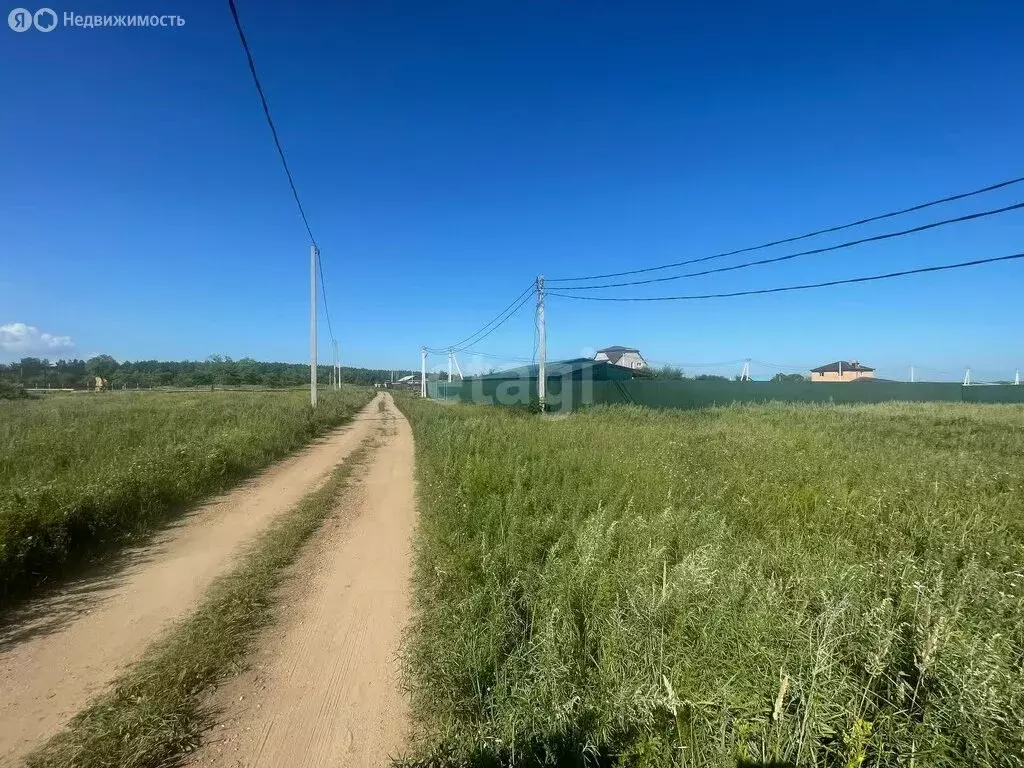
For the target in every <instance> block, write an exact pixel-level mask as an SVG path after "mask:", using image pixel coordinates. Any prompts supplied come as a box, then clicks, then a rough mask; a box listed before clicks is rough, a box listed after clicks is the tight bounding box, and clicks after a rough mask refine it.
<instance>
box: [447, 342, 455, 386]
mask: <svg viewBox="0 0 1024 768" xmlns="http://www.w3.org/2000/svg"><path fill="white" fill-rule="evenodd" d="M453 357H455V353H454V352H452V351H451V350H450V349H449V350H448V383H449V384H451V383H452V358H453Z"/></svg>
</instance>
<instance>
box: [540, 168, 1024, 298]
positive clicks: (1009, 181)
mask: <svg viewBox="0 0 1024 768" xmlns="http://www.w3.org/2000/svg"><path fill="white" fill-rule="evenodd" d="M1022 181H1024V176H1018V177H1017V178H1015V179H1007V180H1006V181H1000V182H998V183H996V184H990V185H989V186H987V187H982V188H981V189H975V190H971V191H970V192H961V193H959V194H956V195H950V196H949V197H943V198H941V199H939V200H930V201H929V202H926V203H920V204H918V205H914V206H911V207H910V208H903V209H901V210H898V211H890V212H889V213H882V214H878V215H877V216H869V217H868V218H866V219H858V220H857V221H851V222H849V223H848V224H840V225H838V226H835V227H826V228H825V229H818V230H815V231H813V232H807V233H805V234H802V235H795V236H793V237H786V238H783V239H781V240H772V241H771V242H767V243H761V244H760V245H751V246H748V247H746V248H737V249H736V250H734V251H725V252H723V253H716V254H713V255H711V256H704V257H703V258H700V259H689V260H687V261H677V262H673V263H672V264H662V265H660V266H657V267H644V268H642V269H629V270H625V271H623V272H607V273H605V274H603V275H584V276H582V277H555V278H548V279H547V280H546V282H548V283H568V282H576V281H579V280H603V279H605V278H608V277H624V276H625V275H639V274H642V273H645V272H657V271H660V270H662V269H671V268H673V267H681V266H685V265H686V264H694V263H696V262H698V261H709V260H711V259H721V258H724V257H726V256H736V255H737V254H740V253H749V252H750V251H759V250H761V249H762V248H770V247H772V246H774V245H784V244H786V243H795V242H797V241H798V240H806V239H807V238H810V237H816V236H817V235H824V234H828V233H829V232H839V231H840V230H843V229H849V228H851V227H858V226H860V225H861V224H870V223H871V222H873V221H881V220H882V219H890V218H893V217H894V216H902V215H903V214H905V213H913V212H914V211H921V210H924V209H925V208H930V207H932V206H935V205H941V204H942V203H951V202H953V201H954V200H963V199H965V198H968V197H974V196H975V195H981V194H984V193H985V192H992V191H994V190H996V189H1002V188H1003V187H1009V186H1011V185H1013V184H1019V183H1021V182H1022Z"/></svg>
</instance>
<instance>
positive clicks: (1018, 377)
mask: <svg viewBox="0 0 1024 768" xmlns="http://www.w3.org/2000/svg"><path fill="white" fill-rule="evenodd" d="M1013 383H1014V384H1016V385H1018V386H1020V368H1018V369H1017V375H1016V376H1014V377H1013Z"/></svg>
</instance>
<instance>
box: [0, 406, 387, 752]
mask: <svg viewBox="0 0 1024 768" xmlns="http://www.w3.org/2000/svg"><path fill="white" fill-rule="evenodd" d="M377 400H379V397H378V398H377V399H375V400H374V401H373V402H371V403H370V404H369V405H368V406H367V407H366V408H365V409H363V410H362V411H360V412H359V414H357V415H356V416H355V418H354V419H353V421H352V422H350V423H349V424H347V425H346V426H344V427H341V428H340V429H338V430H335V431H334V432H332V433H331V434H330V435H328V436H327V437H326V438H324V439H322V440H319V441H317V442H316V443H314V444H313V445H311V446H309V447H308V448H306V449H304V450H303V451H302V452H300V453H298V454H296V455H295V456H293V457H291V458H289V459H286V460H284V461H282V462H280V463H278V464H275V465H274V466H273V467H271V468H270V469H268V470H266V471H264V472H263V473H262V474H260V475H258V476H257V477H256V478H254V479H253V480H251V481H249V482H247V483H245V484H244V485H242V486H241V487H239V488H237V489H236V490H234V491H232V492H230V493H228V494H225V495H222V496H219V497H217V498H215V499H214V500H212V501H210V502H208V503H206V504H203V505H202V506H200V507H199V508H197V509H196V510H194V511H193V512H191V513H190V514H188V515H187V516H185V517H184V518H183V519H182V520H181V521H180V522H179V523H178V524H176V525H174V526H172V527H170V528H169V529H167V530H166V531H164V532H163V533H161V534H160V535H158V536H157V538H156V539H155V540H154V541H153V542H152V543H151V544H149V545H147V546H146V547H144V548H139V549H138V550H137V551H133V552H132V553H129V555H128V557H127V565H126V566H125V567H124V568H122V569H119V570H118V571H117V572H114V573H107V574H104V575H101V576H97V577H94V578H90V579H85V580H82V581H79V582H76V583H75V584H72V585H69V586H68V587H67V588H65V589H62V590H60V591H59V592H58V593H56V594H53V595H49V596H46V597H45V598H43V599H40V600H36V601H33V602H31V603H30V604H28V605H26V606H25V607H24V608H23V609H21V610H20V611H18V612H16V613H15V614H14V615H11V616H5V617H4V623H3V624H0V764H2V765H11V764H16V763H17V762H19V760H20V759H21V758H23V757H24V756H25V755H26V754H27V753H28V752H29V751H30V750H31V749H32V748H34V747H36V746H38V745H39V744H40V743H42V742H43V741H44V740H45V739H47V738H48V737H50V736H52V735H53V734H55V733H56V732H57V731H58V730H60V728H61V727H62V726H63V725H64V724H65V723H67V721H68V720H69V719H70V718H71V717H72V716H74V715H75V714H77V713H78V712H79V711H80V710H81V709H82V708H84V707H85V705H86V704H87V703H88V702H89V700H90V699H91V698H92V697H93V696H94V695H96V694H98V693H100V692H101V691H103V690H104V688H105V687H106V686H107V684H108V683H110V681H111V680H113V679H114V678H115V677H116V676H117V674H118V673H119V672H121V671H122V670H123V669H124V667H125V666H126V665H128V664H130V663H131V662H132V661H134V660H135V659H136V658H137V657H138V656H139V655H140V654H141V653H142V651H143V650H144V649H145V648H146V646H147V645H148V644H149V643H150V642H151V641H153V640H155V639H156V638H157V637H159V635H160V634H161V632H162V631H163V630H164V629H166V628H167V627H168V626H169V624H171V623H172V622H174V621H175V620H177V619H180V618H182V617H184V616H185V615H187V614H188V613H189V612H190V611H191V610H192V609H194V608H195V606H196V604H197V603H198V601H199V598H200V597H201V596H202V594H203V592H204V590H205V589H206V588H207V587H208V586H209V585H210V583H211V582H212V581H213V580H214V579H215V578H216V577H217V576H219V575H221V574H222V573H224V572H225V571H227V570H228V569H229V568H230V567H231V566H232V565H233V562H234V559H235V556H236V555H237V554H238V553H239V552H241V551H244V549H245V547H246V545H248V544H250V543H251V542H252V541H253V539H254V538H255V537H256V535H257V534H259V533H260V532H261V531H262V530H264V529H265V528H266V527H267V525H268V524H269V523H270V522H272V521H273V519H274V518H275V517H276V516H277V515H279V514H280V513H282V512H285V511H287V510H288V509H289V508H291V507H292V506H293V505H294V504H296V503H297V502H298V501H299V500H300V499H301V498H302V497H303V496H304V495H305V494H307V493H309V492H310V491H312V490H314V489H315V488H317V487H319V485H321V484H322V482H323V481H324V480H325V479H326V477H327V475H328V473H329V472H330V471H331V469H333V468H334V467H335V466H336V465H337V464H338V463H339V462H341V461H342V460H343V459H344V458H345V457H346V456H348V454H349V453H351V452H352V451H353V450H354V449H355V448H357V447H358V446H359V444H360V443H361V442H362V441H363V439H364V438H365V437H366V436H367V435H369V434H370V433H371V432H372V431H374V430H377V429H379V428H380V425H381V424H382V422H381V416H380V413H379V412H378V406H377Z"/></svg>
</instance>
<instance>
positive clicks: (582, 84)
mask: <svg viewBox="0 0 1024 768" xmlns="http://www.w3.org/2000/svg"><path fill="white" fill-rule="evenodd" d="M238 2H239V12H240V14H241V17H242V21H243V24H244V25H245V27H246V32H247V34H248V37H249V42H250V44H251V46H252V50H253V53H254V56H255V59H256V64H257V67H258V69H259V73H260V76H261V78H262V81H263V84H264V88H265V90H266V92H267V96H268V98H269V100H270V106H271V109H272V111H273V114H274V117H275V120H276V122H277V126H278V129H279V131H280V133H281V136H282V140H283V142H284V144H285V149H286V151H287V153H288V155H289V160H290V162H291V165H292V170H293V173H294V175H295V178H296V181H297V183H298V186H299V190H300V193H301V195H302V197H303V200H304V204H305V206H306V209H307V213H308V215H309V218H310V221H311V224H312V227H313V231H314V234H315V235H316V237H317V239H318V241H319V242H320V245H321V248H322V253H323V261H324V268H325V271H326V278H327V290H328V298H329V302H330V308H331V315H332V321H333V324H334V330H335V334H336V335H337V336H338V338H339V341H340V344H341V347H342V354H343V357H344V360H345V361H346V362H347V363H349V364H354V365H365V366H386V367H391V366H402V367H417V366H418V362H419V355H418V348H419V346H420V345H421V344H424V343H425V344H428V345H431V346H442V345H446V344H448V343H450V342H453V341H457V340H458V339H460V338H462V337H464V336H466V335H468V334H469V333H471V332H472V331H473V330H475V329H476V328H477V327H479V326H480V325H482V324H483V323H485V322H486V321H487V320H489V319H490V318H491V317H492V316H493V315H494V314H496V313H497V312H498V311H499V310H500V309H501V308H502V307H504V306H505V305H506V304H507V303H508V302H509V301H511V299H512V298H513V297H514V296H515V295H516V294H517V293H519V291H520V290H521V289H522V288H523V287H525V286H526V285H527V284H528V282H529V281H531V280H532V279H533V278H534V276H536V275H537V274H538V273H544V274H546V275H547V276H548V277H560V276H572V275H577V274H586V273H591V272H605V271H618V270H619V269H629V268H634V267H641V266H648V265H655V264H660V263H663V262H666V261H675V260H680V259H685V258H691V257H696V256H701V255H704V254H707V253H713V252H716V251H719V250H724V249H729V248H734V247H742V246H746V245H751V244H755V243H758V242H762V241H764V240H767V239H771V238H774V237H777V236H786V235H791V234H795V233H799V232H802V231H805V230H807V229H812V228H817V227H819V226H827V225H831V224H836V223H841V222H844V221H846V220H849V219H852V218H856V217H860V216H865V215H871V214H874V213H880V212H883V211H885V210H889V209H891V208H895V207H902V206H905V205H911V204H914V203H916V202H919V201H923V200H927V199H930V198H933V197H941V196H944V195H946V194H950V193H954V192H957V191H961V190H965V189H971V188H974V187H979V186H984V185H985V184H987V183H989V182H992V181H997V180H1000V179H1003V178H1009V177H1012V176H1017V175H1022V174H1024V156H1022V152H1021V148H1022V140H1021V137H1022V136H1024V100H1022V99H1021V97H1020V93H1021V92H1020V83H1021V82H1024V47H1022V46H1021V30H1022V29H1024V6H1022V5H1021V4H1020V3H1019V2H1005V3H994V2H993V3H964V2H907V3H880V2H878V3H875V2H864V3H855V4H846V5H835V4H827V3H821V2H813V3H812V2H806V3H770V4H769V3H742V4H741V3H714V4H711V3H701V4H691V3H677V2H673V3H669V2H666V3H625V2H619V3H611V2H586V3H584V2H557V3H556V2H550V0H544V1H543V2H541V1H536V2H534V1H529V2H523V1H522V0H519V1H517V2H514V3H513V2H480V0H473V1H472V2H443V1H441V2H436V3H423V2H387V1H386V0H374V1H373V2H358V3H354V2H347V3H313V4H309V3H303V4H285V3H270V2H255V0H238ZM158 6H159V3H158V4H157V6H153V4H152V3H149V4H147V8H148V11H147V12H149V13H175V14H180V15H181V16H183V17H184V18H185V19H186V24H185V26H184V27H181V28H170V29H124V28H122V29H117V28H114V29H91V30H87V29H67V28H58V29H56V30H55V31H53V32H51V33H49V34H43V33H39V32H37V31H35V30H32V31H29V32H27V33H22V34H17V33H14V32H12V31H10V30H9V29H7V28H6V27H0V38H2V45H0V93H2V96H0V99H2V105H3V106H2V111H0V140H2V143H3V146H4V148H5V152H4V159H3V163H2V181H3V183H2V184H0V265H2V269H0V325H8V326H10V324H13V323H24V324H26V325H28V326H32V327H33V328H35V329H37V331H36V334H35V335H32V332H31V331H26V332H24V333H23V336H26V337H27V338H28V340H27V341H24V342H21V343H11V342H10V339H12V338H14V337H13V336H12V335H11V333H8V335H7V338H8V344H7V349H5V350H0V354H3V355H4V356H5V357H7V358H13V357H18V356H21V355H22V354H25V353H28V348H29V347H30V346H33V345H34V347H42V349H36V348H33V349H32V350H31V351H32V353H41V354H48V355H49V356H50V357H52V358H56V357H59V356H85V355H91V354H94V353H100V352H106V353H109V354H112V355H114V356H115V357H118V358H120V359H139V358H162V359H166V358H173V359H182V358H203V357H206V356H207V355H210V354H215V353H217V354H225V355H230V356H232V357H236V358H238V357H242V356H253V357H257V358H261V359H276V360H302V359H304V358H305V357H306V355H307V347H308V340H307V338H308V332H307V326H306V323H307V300H308V299H307V296H308V287H307V285H308V282H307V281H308V242H307V237H306V234H305V231H304V229H303V227H302V224H301V221H300V220H299V217H298V214H297V212H296V210H295V207H294V203H293V201H292V199H291V193H290V191H289V190H288V187H287V184H286V182H285V179H284V176H283V173H282V171H281V168H280V165H279V162H278V159H277V157H276V154H275V151H274V148H273V145H272V142H271V139H270V135H269V132H268V129H267V126H266V124H265V122H264V120H263V115H262V113H261V111H260V107H259V103H258V101H257V98H256V94H255V90H254V88H253V85H252V82H251V81H250V78H249V73H248V71H247V68H246V64H245V60H244V57H243V54H242V51H241V48H240V46H239V43H238V39H237V36H236V33H235V31H234V28H233V26H232V23H231V18H230V15H229V12H228V9H227V6H226V3H220V2H214V3H205V2H204V3H199V2H176V3H165V4H164V6H159V7H158ZM54 10H56V11H57V12H58V15H62V14H63V12H64V11H65V10H69V8H66V7H55V8H54ZM73 10H74V11H75V12H76V13H81V14H85V13H99V14H102V13H108V14H109V13H134V12H137V11H139V10H140V9H139V6H138V4H137V3H129V2H117V3H112V2H100V1H99V0H96V1H95V2H92V3H90V4H89V5H88V6H84V5H77V6H75V7H74V8H73ZM1019 200H1024V185H1020V186H1018V187H1015V188H1010V189H1007V190H1003V191H1001V192H1000V193H997V194H992V195H990V196H985V197H979V198H975V199H973V200H971V201H965V202H963V203H959V204H955V205H950V206H944V207H941V208H935V209H931V210H930V211H926V212H922V213H920V214H917V215H915V216H911V217H907V218H906V219H898V220H896V221H895V223H890V224H880V225H877V226H874V227H867V228H865V233H866V234H867V233H875V232H881V231H887V230H888V229H890V228H893V227H894V226H898V225H899V224H902V223H904V222H905V223H907V224H908V225H910V224H913V223H924V222H927V221H931V220H933V219H937V218H941V217H943V216H944V215H946V214H949V215H957V214H962V213H966V212H969V211H972V210H980V209H982V208H988V207H996V206H998V205H1006V204H1009V203H1012V202H1017V201H1019ZM857 232H860V230H857ZM845 234H846V233H843V234H839V235H836V236H833V237H832V238H824V239H823V240H822V242H823V243H830V242H838V241H839V240H842V239H846V237H845ZM815 242H817V241H815ZM1021 250H1024V214H1022V213H1020V212H1013V213H1008V214H1005V215H1003V216H1000V217H995V218H990V219H986V220H983V221H980V222H972V223H966V224H961V225H955V226H953V227H948V228H943V229H941V230H937V231H933V232H929V233H925V234H922V235H919V236H916V237H912V238H906V239H904V240H902V241H890V242H887V243H881V244H877V245H867V246H861V247H858V248H854V249H849V250H846V251H840V252H836V253H832V254H824V255H821V256H810V257H805V258H802V259H797V260H794V261H792V262H788V263H785V264H780V265H773V266H766V267H759V268H754V269H748V270H741V271H737V272H734V273H729V274H726V275H719V276H711V277H706V278H700V279H693V280H680V281H675V282H673V283H668V284H664V285H661V286H652V287H649V288H638V289H628V290H633V291H635V293H636V295H645V294H647V295H656V294H659V293H689V292H706V291H718V290H736V289H740V290H741V289H746V288H759V287H769V286H775V285H785V284H788V283H792V282H801V281H806V280H819V279H820V280H827V279H832V278H837V277H847V276H856V275H862V274H872V273H875V272H884V271H890V270H891V269H899V268H911V267H916V266H922V265H926V264H931V263H941V262H947V261H949V262H951V261H959V260H963V259H966V258H974V257H987V256H998V255H1003V254H1009V253H1014V252H1017V251H1021ZM782 252H784V251H783V250H782V249H776V250H774V251H771V252H766V253H765V255H774V254H776V253H782ZM742 258H743V257H735V258H733V259H730V260H723V262H722V263H723V264H724V263H733V262H736V261H740V260H742ZM1022 285H1024V263H1021V262H1012V263H1009V264H1004V265H994V266H988V267H980V268H976V269H974V270H961V271H957V272H949V273H944V274H937V275H930V276H924V277H916V278H907V279H902V280H892V281H888V282H885V283H874V284H868V285H860V286H844V287H838V288H831V289H824V290H818V291H813V292H806V293H790V294H780V295H774V296H761V297H750V298H737V299H723V300H715V301H707V302H700V303H685V304H683V303H675V304H603V303H601V304H598V303H594V304H591V303H586V302H571V303H570V302H568V301H565V300H561V301H560V300H557V299H552V300H551V302H550V306H549V307H548V323H549V325H548V328H549V330H548V337H549V355H550V357H551V358H564V357H573V356H577V355H578V354H580V353H581V351H584V350H588V349H590V350H592V349H594V348H597V347H601V346H605V345H610V344H626V345H635V346H638V347H640V348H641V350H642V351H643V352H644V353H645V355H646V356H647V357H648V358H650V359H652V360H658V361H678V362H685V363H690V362H695V363H701V362H715V361H729V360H734V359H740V358H745V357H752V358H755V359H757V360H765V361H770V362H776V363H780V364H783V365H794V366H800V367H803V366H805V365H810V364H820V363H824V362H829V361H832V360H835V359H837V358H841V357H842V358H858V359H860V360H862V361H864V362H865V363H867V364H871V365H875V366H877V367H878V368H879V369H880V372H881V373H883V374H887V375H892V376H894V377H895V376H901V375H905V373H906V369H905V366H906V365H908V364H909V363H912V362H913V363H917V364H918V365H920V366H930V367H931V368H933V369H937V370H947V371H950V372H951V375H957V373H958V372H959V371H962V368H963V366H965V365H968V364H969V365H971V366H972V367H973V368H974V370H975V376H976V377H981V378H995V377H997V376H998V377H1007V376H1012V373H1013V369H1014V368H1015V367H1017V366H1021V367H1024V347H1022V338H1024V335H1022V330H1024V314H1022V312H1021V287H1022ZM624 292H625V291H624ZM325 325H326V324H325V323H323V321H321V329H322V333H321V354H322V356H326V355H328V354H329V347H328V344H327V338H328V337H327V333H326V328H325ZM533 333H534V331H533V321H532V318H531V316H530V313H529V312H526V311H524V312H523V314H522V315H521V316H518V317H516V318H515V319H513V320H512V321H510V322H509V323H508V324H507V325H506V326H504V327H503V328H502V329H500V330H499V331H498V332H496V333H495V334H494V335H493V336H491V337H489V338H488V339H487V340H486V342H485V343H484V344H482V345H481V349H482V350H484V351H487V352H490V353H494V354H498V355H510V356H523V357H530V355H531V347H532V344H533ZM41 334H50V335H51V337H46V338H44V337H42V336H41ZM61 336H68V337H70V341H69V340H63V341H62V340H60V339H57V340H56V341H55V340H54V337H61ZM47 344H49V348H48V349H47V348H46V347H47ZM69 344H73V346H68V345H69ZM436 362H443V361H436ZM488 364H490V363H488ZM726 368H729V366H726ZM693 372H695V373H696V372H700V371H699V370H698V369H696V368H694V369H693ZM769 372H770V371H768V370H766V371H764V372H763V373H769Z"/></svg>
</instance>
